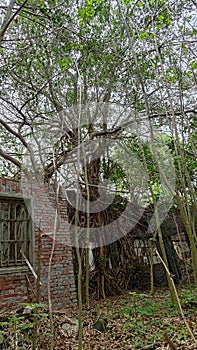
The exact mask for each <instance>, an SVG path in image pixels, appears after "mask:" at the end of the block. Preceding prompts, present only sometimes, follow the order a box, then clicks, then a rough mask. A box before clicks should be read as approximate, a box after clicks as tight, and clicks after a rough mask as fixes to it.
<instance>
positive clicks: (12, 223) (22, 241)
mask: <svg viewBox="0 0 197 350" xmlns="http://www.w3.org/2000/svg"><path fill="white" fill-rule="evenodd" d="M32 256H33V242H32V225H31V217H30V214H29V212H28V210H27V207H26V205H25V202H24V200H23V199H18V198H0V271H1V269H3V268H6V270H7V269H9V268H10V269H11V268H12V269H13V268H16V269H17V268H19V267H20V268H21V267H25V268H26V267H27V260H28V261H30V262H32Z"/></svg>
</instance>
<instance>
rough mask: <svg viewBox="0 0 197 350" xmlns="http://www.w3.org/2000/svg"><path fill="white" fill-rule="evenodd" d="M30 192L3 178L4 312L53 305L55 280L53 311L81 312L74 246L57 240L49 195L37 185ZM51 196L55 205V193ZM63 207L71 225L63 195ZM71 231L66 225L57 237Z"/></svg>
mask: <svg viewBox="0 0 197 350" xmlns="http://www.w3.org/2000/svg"><path fill="white" fill-rule="evenodd" d="M28 191H29V193H28V192H27V195H26V196H24V192H23V193H22V192H21V188H20V185H19V183H18V182H17V181H14V180H10V179H6V178H1V179H0V304H1V308H7V307H12V308H15V307H19V306H20V304H21V303H27V302H35V301H36V300H38V298H39V301H40V302H42V303H44V304H48V289H49V279H50V295H51V301H52V307H53V309H61V308H75V307H76V303H77V301H76V293H75V282H74V275H73V263H72V250H71V247H70V246H69V245H66V244H64V242H63V241H62V240H61V239H56V240H55V241H54V240H53V238H52V237H51V234H52V233H53V231H54V221H55V218H54V213H53V211H52V210H51V211H50V208H49V207H47V206H46V203H47V200H48V199H47V191H40V189H39V188H36V186H32V188H31V189H28ZM41 192H42V193H41ZM50 196H51V199H52V200H54V198H53V196H54V194H53V192H52V191H51V193H50ZM60 202H61V217H62V218H63V219H65V220H66V218H67V209H66V204H65V201H64V200H62V198H61V195H60ZM31 211H33V215H31ZM32 217H34V221H33V220H32ZM65 229H66V226H65V225H63V224H62V225H60V227H59V228H58V232H57V234H58V235H59V236H60V237H61V235H62V236H63V235H65ZM52 249H53V256H52V257H51V251H52ZM50 259H52V260H51V268H50V271H49V262H50ZM39 267H40V268H39ZM35 271H37V275H36V272H35ZM49 273H50V277H49ZM38 290H39V293H40V296H38V295H37V294H38Z"/></svg>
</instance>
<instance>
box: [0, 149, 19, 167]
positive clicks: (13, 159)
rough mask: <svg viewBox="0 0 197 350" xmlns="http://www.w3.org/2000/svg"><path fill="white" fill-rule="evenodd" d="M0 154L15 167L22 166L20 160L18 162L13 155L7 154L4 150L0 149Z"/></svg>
mask: <svg viewBox="0 0 197 350" xmlns="http://www.w3.org/2000/svg"><path fill="white" fill-rule="evenodd" d="M0 156H1V157H2V158H4V159H5V160H8V161H9V162H11V163H13V164H14V165H16V166H17V167H19V168H21V167H22V164H21V162H19V161H18V160H17V159H16V158H14V157H12V156H10V155H9V154H7V153H6V152H4V151H3V150H2V149H0Z"/></svg>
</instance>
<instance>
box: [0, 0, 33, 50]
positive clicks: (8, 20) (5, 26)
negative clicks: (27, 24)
mask: <svg viewBox="0 0 197 350" xmlns="http://www.w3.org/2000/svg"><path fill="white" fill-rule="evenodd" d="M27 1H28V0H25V1H24V2H23V3H22V4H21V5H20V6H19V8H18V9H17V10H16V11H15V12H14V13H13V15H12V16H11V13H12V10H13V8H14V5H15V0H11V1H10V4H9V6H8V10H7V13H6V15H5V19H4V22H3V24H2V27H1V31H0V44H1V42H2V41H3V37H4V35H5V32H6V30H7V29H8V27H9V25H10V23H11V22H12V21H13V19H14V18H15V17H16V15H17V14H18V13H19V12H20V10H21V9H22V8H23V7H24V5H25V4H26V2H27ZM10 16H11V17H10Z"/></svg>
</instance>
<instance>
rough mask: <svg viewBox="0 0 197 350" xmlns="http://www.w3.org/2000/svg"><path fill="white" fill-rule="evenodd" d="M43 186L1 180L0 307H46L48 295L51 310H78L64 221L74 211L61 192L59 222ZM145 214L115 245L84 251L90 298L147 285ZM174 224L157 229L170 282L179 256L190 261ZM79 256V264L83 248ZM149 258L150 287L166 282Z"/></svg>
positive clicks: (73, 264) (181, 229)
mask: <svg viewBox="0 0 197 350" xmlns="http://www.w3.org/2000/svg"><path fill="white" fill-rule="evenodd" d="M42 186H43V187H42V188H40V187H39V186H38V185H36V184H35V183H32V184H31V186H27V188H25V187H23V189H21V184H20V183H19V182H17V181H15V180H10V179H6V178H0V300H1V308H8V307H12V308H16V307H19V306H20V304H21V303H27V302H36V301H40V302H42V303H44V304H46V305H47V304H48V298H49V294H50V298H51V301H52V307H53V309H62V308H64V309H69V308H76V307H77V297H76V279H75V277H76V274H77V264H76V260H75V252H74V249H73V248H72V244H70V241H69V237H70V232H69V222H71V221H72V218H73V215H74V211H75V210H73V207H72V206H71V205H70V203H69V200H68V196H66V195H65V193H63V192H61V189H60V191H59V193H58V207H59V213H60V220H59V219H58V218H57V217H56V209H55V208H56V198H55V192H54V189H53V187H47V186H44V185H42ZM119 204H120V203H115V205H119ZM137 209H139V208H137ZM110 210H112V211H113V206H112V207H111V208H109V209H108V214H109V217H112V212H110ZM104 214H106V213H104ZM99 215H100V214H99ZM148 215H149V209H148V210H145V212H144V215H142V218H141V219H140V221H139V222H138V223H137V224H136V226H135V227H134V228H133V229H132V230H131V231H130V232H128V233H127V234H125V235H124V234H123V235H122V238H121V239H119V240H118V241H115V242H113V243H112V244H111V245H108V246H104V247H98V248H96V249H94V248H93V249H92V250H91V249H90V250H89V257H90V292H92V294H93V295H97V297H106V296H109V295H113V294H116V293H117V292H119V291H121V290H123V289H132V288H134V287H135V286H137V287H138V284H139V283H142V282H143V283H142V284H143V286H145V285H146V281H149V274H147V275H146V272H147V271H148V270H149V266H150V259H151V240H150V238H151V235H150V234H147V216H148ZM95 218H96V216H95V215H94V217H91V218H90V219H91V220H90V221H91V223H92V224H93V225H94V224H96V225H97V222H96V220H97V218H96V219H95ZM99 218H101V217H100V216H99ZM79 219H80V221H81V225H82V226H83V225H84V226H83V227H86V223H85V221H86V218H85V215H84V213H82V212H81V213H80V216H79ZM175 221H176V217H172V216H170V217H169V216H167V218H166V220H165V222H164V223H163V226H162V230H163V233H164V237H163V238H164V244H165V246H166V252H167V255H168V262H169V265H170V267H171V270H172V272H173V274H175V282H177V283H179V282H180V281H181V280H182V277H183V276H182V271H181V268H179V265H180V264H179V262H178V260H179V261H181V259H182V257H181V254H188V256H189V247H188V244H187V241H186V235H185V232H184V227H183V225H182V224H181V226H180V222H175ZM54 223H56V224H57V229H55V228H54ZM122 227H123V226H122ZM54 232H55V233H54ZM54 234H55V236H54ZM81 254H82V255H81V257H82V260H83V254H84V250H83V249H82V251H81ZM152 259H153V264H154V272H155V282H156V284H160V285H162V284H164V283H165V271H164V269H163V266H162V264H161V262H160V261H159V259H158V256H157V255H156V254H155V253H154V254H153V256H152ZM83 261H84V264H85V260H83ZM82 265H83V262H82ZM99 288H100V292H99Z"/></svg>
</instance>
